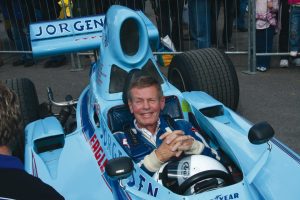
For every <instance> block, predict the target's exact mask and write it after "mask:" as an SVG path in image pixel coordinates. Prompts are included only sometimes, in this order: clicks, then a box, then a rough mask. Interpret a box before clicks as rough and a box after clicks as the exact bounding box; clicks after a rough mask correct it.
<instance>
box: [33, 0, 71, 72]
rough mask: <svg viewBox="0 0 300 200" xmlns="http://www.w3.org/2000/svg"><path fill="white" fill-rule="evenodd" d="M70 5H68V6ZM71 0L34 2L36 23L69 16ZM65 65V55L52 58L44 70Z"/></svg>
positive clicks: (46, 63) (40, 0)
mask: <svg viewBox="0 0 300 200" xmlns="http://www.w3.org/2000/svg"><path fill="white" fill-rule="evenodd" d="M69 3H70V5H69ZM71 4H72V1H71V0H64V1H63V2H62V1H61V0H39V1H36V4H35V5H36V9H35V11H36V12H35V13H36V17H37V20H38V21H49V20H56V19H59V17H62V18H65V17H66V18H67V17H70V16H71V7H72V6H71ZM65 64H67V58H66V56H65V55H58V56H52V57H51V58H50V59H49V60H47V61H46V62H45V64H44V67H45V68H56V67H61V66H63V65H65Z"/></svg>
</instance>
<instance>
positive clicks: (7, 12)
mask: <svg viewBox="0 0 300 200" xmlns="http://www.w3.org/2000/svg"><path fill="white" fill-rule="evenodd" d="M0 6H1V10H2V11H3V16H4V19H5V20H8V21H9V22H10V27H11V32H12V38H13V41H14V43H15V45H16V49H17V50H18V51H21V52H23V51H31V45H30V42H29V36H28V28H29V27H28V25H29V23H30V22H31V21H34V7H33V4H32V1H31V0H22V1H21V0H0ZM34 63H35V62H34V60H33V58H32V54H31V53H21V57H20V58H19V59H18V60H16V61H14V62H13V66H19V65H24V67H30V66H32V65H34Z"/></svg>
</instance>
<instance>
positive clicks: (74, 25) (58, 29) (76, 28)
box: [34, 18, 104, 37]
mask: <svg viewBox="0 0 300 200" xmlns="http://www.w3.org/2000/svg"><path fill="white" fill-rule="evenodd" d="M103 25H104V24H103V18H99V19H95V18H94V19H78V20H76V21H72V22H69V23H68V22H61V23H51V24H47V25H45V24H41V25H40V26H39V27H38V28H37V32H36V33H35V34H34V35H35V36H36V37H39V36H42V35H56V34H69V33H73V32H79V33H80V32H86V31H92V30H95V31H96V30H102V29H103Z"/></svg>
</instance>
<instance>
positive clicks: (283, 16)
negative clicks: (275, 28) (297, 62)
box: [279, 0, 290, 67]
mask: <svg viewBox="0 0 300 200" xmlns="http://www.w3.org/2000/svg"><path fill="white" fill-rule="evenodd" d="M280 5H281V6H280V8H281V9H280V11H281V12H280V13H279V14H280V15H279V16H280V17H279V20H280V21H279V23H280V33H279V51H280V52H288V51H289V23H290V19H289V18H290V17H289V10H290V7H289V4H288V2H287V0H281V1H280ZM279 66H280V67H288V66H289V56H281V59H280V63H279Z"/></svg>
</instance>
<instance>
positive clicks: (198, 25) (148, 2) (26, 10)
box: [0, 0, 290, 73]
mask: <svg viewBox="0 0 300 200" xmlns="http://www.w3.org/2000/svg"><path fill="white" fill-rule="evenodd" d="M278 1H279V0H273V1H272V2H273V5H272V6H273V10H274V11H272V13H271V14H272V15H271V16H268V15H267V14H266V15H265V16H262V17H265V18H266V19H267V18H268V17H269V18H272V17H273V18H274V19H275V20H278V21H279V22H280V21H281V22H283V23H279V24H278V23H276V24H274V25H275V26H274V27H277V28H276V29H274V30H273V32H271V33H269V32H268V31H265V32H262V33H261V34H258V31H257V30H256V26H257V20H256V17H257V13H259V11H261V9H262V7H264V8H265V7H266V6H267V7H266V9H269V8H268V6H269V5H268V2H269V1H267V0H261V2H263V3H262V5H260V7H257V6H256V2H257V1H254V0H249V1H248V0H0V6H1V18H2V23H1V24H0V33H1V35H0V55H1V54H3V53H6V54H17V55H18V57H19V58H18V59H17V61H20V62H19V63H17V62H16V61H15V62H14V64H20V63H21V64H24V62H21V61H24V60H29V61H31V60H32V56H31V49H30V42H29V34H28V25H29V24H30V23H33V22H41V21H49V20H56V19H63V18H72V17H83V16H89V15H97V14H102V13H105V12H106V11H107V10H108V8H109V7H110V6H111V5H113V4H120V5H125V6H128V7H130V8H132V9H137V10H142V11H143V12H144V13H145V14H146V15H147V16H148V17H149V18H150V20H151V21H152V22H153V23H154V24H156V25H157V27H158V30H159V33H160V36H161V37H162V38H164V41H166V42H167V43H168V41H167V39H168V37H169V38H170V39H171V41H172V44H173V45H171V47H170V48H169V49H159V52H154V53H155V54H168V55H170V54H172V53H170V52H169V51H170V49H171V50H172V49H173V50H176V53H178V52H183V51H187V50H192V49H197V48H208V47H215V48H219V49H221V50H224V52H225V53H226V54H231V55H245V56H248V57H247V58H248V64H247V66H248V67H247V70H246V71H248V72H249V73H254V72H255V71H256V59H260V58H259V57H265V56H282V57H283V58H285V59H289V57H287V56H288V55H289V54H290V53H289V50H290V49H289V36H290V29H289V26H288V25H289V20H288V18H289V9H290V8H289V6H288V4H287V1H285V0H283V1H282V2H278ZM280 19H281V20H280ZM262 21H264V20H263V19H262ZM265 21H267V22H269V21H268V19H267V20H265ZM278 27H279V29H278ZM263 28H265V27H263ZM275 32H277V33H278V34H277V35H279V37H277V36H276V37H275V38H274V39H273V35H274V33H275ZM279 33H280V34H279ZM257 37H258V38H257ZM270 37H271V38H270ZM256 40H258V41H256ZM270 41H271V42H272V45H270ZM168 44H170V43H168ZM256 44H259V45H260V47H259V48H258V47H257V46H256ZM270 48H271V50H270ZM257 49H259V51H258V52H256V50H257ZM272 49H273V51H272ZM174 54H175V53H174ZM95 55H97V51H90V52H81V53H76V54H70V60H71V62H72V66H73V69H72V70H81V69H82V66H81V62H80V57H79V56H95ZM284 56H286V57H284ZM170 58H171V57H170V56H169V59H170ZM51 59H52V61H53V60H54V61H55V62H56V64H57V63H59V64H64V63H65V62H66V60H67V59H66V56H64V55H63V56H56V57H52V58H50V60H51ZM92 59H94V58H92ZM169 61H170V60H169ZM169 61H167V62H166V63H165V64H166V65H167V64H168V62H169ZM46 63H47V62H46ZM28 64H31V62H29V63H28ZM49 67H51V62H50V64H49Z"/></svg>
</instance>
